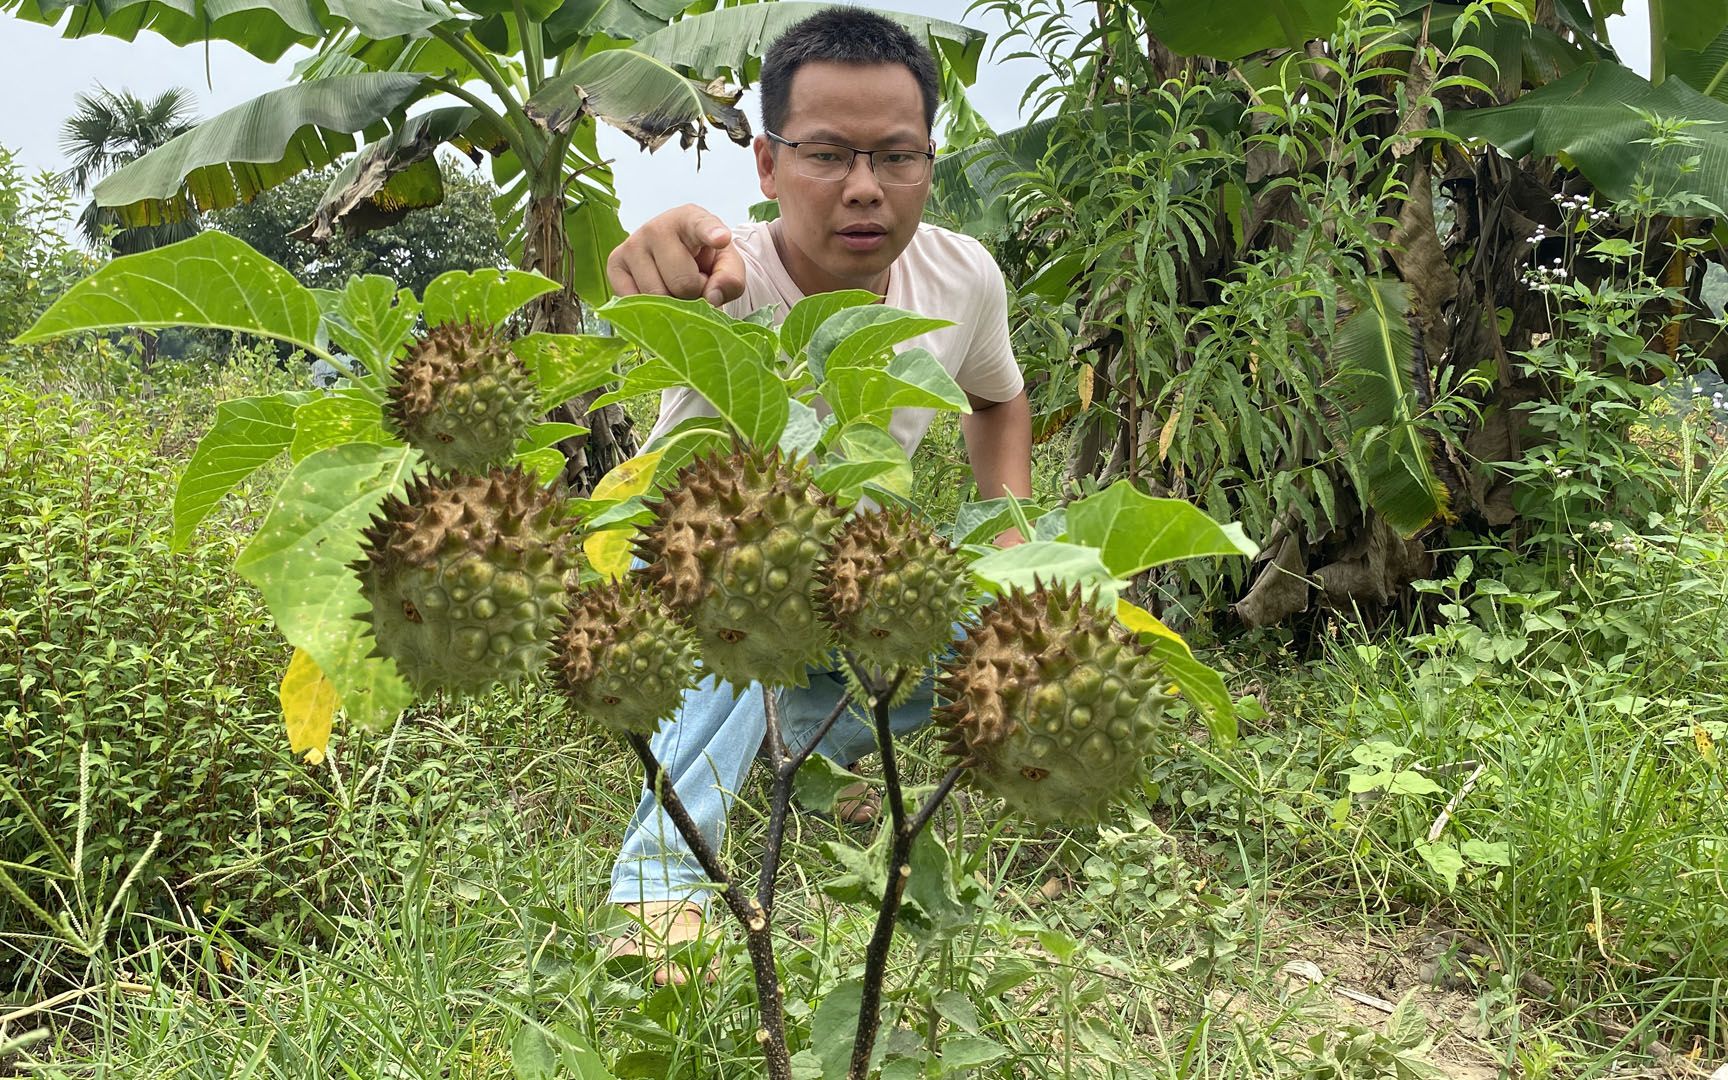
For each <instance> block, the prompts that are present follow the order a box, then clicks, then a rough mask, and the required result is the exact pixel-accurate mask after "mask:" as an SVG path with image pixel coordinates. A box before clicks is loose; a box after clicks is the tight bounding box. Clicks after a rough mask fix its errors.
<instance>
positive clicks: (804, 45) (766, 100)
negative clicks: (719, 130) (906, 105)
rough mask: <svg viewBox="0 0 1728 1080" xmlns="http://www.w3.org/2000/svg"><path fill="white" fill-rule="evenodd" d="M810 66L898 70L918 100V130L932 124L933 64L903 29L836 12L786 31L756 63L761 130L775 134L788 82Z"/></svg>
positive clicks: (850, 10) (864, 14) (872, 16)
mask: <svg viewBox="0 0 1728 1080" xmlns="http://www.w3.org/2000/svg"><path fill="white" fill-rule="evenodd" d="M812 61H817V62H820V61H827V62H830V63H838V64H904V65H906V69H907V70H908V71H910V72H912V78H913V79H914V80H916V81H917V83H918V92H919V93H920V94H921V95H923V98H924V127H925V129H926V130H931V129H933V128H934V126H935V123H936V98H937V76H936V58H935V57H934V56H932V55H931V54H930V49H929V47H928V46H926V45H925V44H924V43H923V42H921V41H919V40H918V39H917V38H915V37H913V36H912V34H911V33H910V32H909V31H907V29H906V28H905V27H904V26H901V25H900V24H899V23H897V22H894V21H893V20H892V19H887V18H884V17H883V16H881V15H878V14H876V13H875V12H874V11H867V10H865V9H864V8H855V7H836V8H830V9H828V10H827V11H822V12H818V13H817V14H815V15H812V16H810V17H809V18H808V19H804V20H801V21H800V22H797V23H794V24H793V25H792V26H790V27H788V28H787V29H786V31H785V33H783V34H781V35H780V36H779V37H777V38H775V39H774V44H773V45H772V46H770V47H769V49H768V54H767V55H766V56H764V57H763V58H762V75H761V93H762V126H763V127H765V128H767V129H768V130H769V131H773V132H778V131H780V125H782V124H784V123H785V122H786V114H787V113H788V112H790V111H791V109H792V102H791V94H792V77H793V76H794V75H796V74H798V69H799V68H801V67H803V66H804V65H805V64H807V63H810V62H812Z"/></svg>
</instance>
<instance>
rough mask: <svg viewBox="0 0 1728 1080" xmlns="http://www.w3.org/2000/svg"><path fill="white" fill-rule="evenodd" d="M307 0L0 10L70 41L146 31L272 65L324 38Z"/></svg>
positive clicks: (63, 4) (10, 5)
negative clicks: (234, 50)
mask: <svg viewBox="0 0 1728 1080" xmlns="http://www.w3.org/2000/svg"><path fill="white" fill-rule="evenodd" d="M319 10H320V9H319V8H317V7H314V6H313V5H312V4H311V3H310V2H309V0H0V12H11V13H12V14H14V15H16V16H17V17H18V18H20V19H24V20H26V21H27V22H35V23H43V24H45V25H48V26H59V25H60V20H61V19H62V18H64V19H65V20H66V22H65V25H64V26H63V27H62V32H63V33H64V35H65V36H66V37H69V38H80V37H90V36H92V35H95V34H104V35H107V36H109V37H117V38H122V39H124V40H126V41H131V40H132V39H134V38H136V37H137V36H138V31H140V30H143V29H150V30H153V31H155V32H156V33H158V34H161V35H162V36H163V37H165V38H167V39H168V40H169V41H172V42H173V43H174V44H176V45H190V44H192V43H194V42H199V41H210V40H218V41H231V42H233V43H234V44H236V45H238V46H240V47H241V48H242V49H245V50H246V51H247V52H249V53H251V54H252V55H253V56H256V57H258V58H259V59H261V60H267V61H272V62H274V61H275V60H277V59H278V58H279V57H281V55H282V54H283V53H285V52H287V51H288V48H289V46H292V45H308V44H311V43H312V42H314V41H317V40H318V39H319V38H321V37H323V36H324V27H323V26H322V25H321V24H320V23H319V18H318V13H319Z"/></svg>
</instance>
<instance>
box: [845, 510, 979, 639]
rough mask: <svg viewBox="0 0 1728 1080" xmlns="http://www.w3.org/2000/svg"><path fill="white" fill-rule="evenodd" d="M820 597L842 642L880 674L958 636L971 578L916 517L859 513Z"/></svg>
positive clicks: (847, 528)
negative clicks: (956, 628)
mask: <svg viewBox="0 0 1728 1080" xmlns="http://www.w3.org/2000/svg"><path fill="white" fill-rule="evenodd" d="M819 577H820V578H821V580H822V587H821V590H820V592H819V593H818V594H817V600H818V602H819V606H820V609H821V612H822V616H823V618H824V619H825V620H826V621H827V622H828V625H830V626H832V627H833V628H834V637H835V641H836V643H837V644H839V646H840V647H841V648H843V649H847V650H849V651H850V652H852V653H853V655H855V656H857V657H858V658H859V659H860V660H861V661H863V662H864V663H865V664H868V665H869V666H871V667H872V668H875V669H877V670H879V671H881V672H884V673H888V672H892V671H894V670H896V669H898V668H901V667H913V666H917V665H921V664H923V663H925V662H926V661H928V660H929V659H930V656H931V654H932V653H935V652H937V651H938V650H940V649H941V648H943V647H944V646H945V645H947V644H948V642H949V641H951V640H952V639H953V636H954V624H955V623H956V622H958V621H959V620H960V619H961V618H962V617H963V616H964V615H965V613H966V606H967V605H966V601H967V598H968V596H970V594H971V592H972V584H971V582H972V575H971V572H970V571H969V570H968V569H967V566H966V560H964V559H962V558H961V557H960V555H959V554H958V553H957V552H955V550H954V549H953V548H952V547H950V546H949V545H948V543H947V542H946V541H945V540H943V539H941V538H940V537H938V536H937V535H936V534H935V533H933V532H931V531H930V528H929V526H927V525H925V524H924V523H923V522H921V521H919V520H918V519H917V518H916V517H914V516H913V515H912V514H911V513H910V512H908V511H906V510H904V509H900V508H895V509H892V510H888V511H886V512H884V513H879V514H859V515H857V516H855V517H853V518H852V519H851V520H850V521H848V522H846V524H845V525H843V526H842V527H841V529H840V532H839V533H838V534H837V535H836V536H835V537H834V540H833V542H832V543H831V544H830V545H829V547H828V558H827V561H826V562H825V563H823V565H822V569H821V571H820V574H819Z"/></svg>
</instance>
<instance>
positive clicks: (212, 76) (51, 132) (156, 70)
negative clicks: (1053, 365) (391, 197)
mask: <svg viewBox="0 0 1728 1080" xmlns="http://www.w3.org/2000/svg"><path fill="white" fill-rule="evenodd" d="M899 2H900V3H906V0H899ZM907 6H913V7H915V8H916V10H917V11H918V13H919V14H923V15H932V16H936V17H938V18H944V19H949V20H952V21H955V22H965V23H966V24H967V25H970V26H974V27H977V28H978V29H981V30H984V31H986V32H987V33H989V34H991V41H990V44H992V45H993V44H994V43H995V36H996V34H998V33H999V32H1000V31H1001V30H1003V29H1004V28H1005V27H1004V24H1003V22H1002V21H1001V19H1000V17H999V16H996V15H995V14H994V13H991V12H980V13H977V14H975V15H973V16H972V17H970V18H968V17H966V8H967V6H968V0H919V2H918V3H916V4H915V5H913V4H907ZM1626 12H1627V14H1626V15H1624V16H1620V17H1616V18H1614V19H1611V20H1610V33H1611V34H1612V36H1613V38H1614V41H1615V43H1616V45H1617V46H1618V47H1619V49H1620V52H1621V59H1622V60H1624V61H1626V62H1627V63H1628V64H1630V65H1631V66H1632V67H1633V68H1635V69H1637V70H1638V71H1640V72H1644V73H1648V71H1649V52H1650V47H1649V33H1648V15H1647V0H1627V2H1626ZM0 46H3V47H4V55H6V56H7V57H9V58H10V60H9V62H8V63H7V64H6V65H4V66H0V102H6V103H8V105H9V106H10V107H8V108H5V109H3V110H0V145H3V146H6V147H8V148H9V149H11V150H13V151H14V152H16V153H17V154H18V155H19V158H20V161H21V163H22V164H23V165H24V166H25V168H26V169H27V170H29V171H35V170H37V169H53V170H58V169H61V168H64V166H65V158H64V156H63V155H62V154H61V152H60V148H59V129H60V124H61V122H62V121H63V120H64V119H65V118H66V116H68V115H69V114H70V113H71V112H72V109H73V97H74V96H75V95H76V94H78V93H80V92H82V91H86V90H89V89H91V88H92V87H93V86H94V85H96V84H97V83H101V84H102V85H104V86H107V87H108V88H109V89H113V90H128V91H131V92H132V93H134V94H136V95H139V96H141V97H151V96H154V95H155V94H158V93H160V92H162V91H163V90H166V89H167V88H169V87H171V86H183V87H186V88H187V89H190V90H191V91H192V92H193V94H194V95H195V97H196V98H197V101H198V108H199V111H200V114H201V115H203V116H206V117H208V116H213V115H215V114H216V113H219V112H221V111H223V110H224V109H228V108H231V107H233V106H235V105H238V104H240V103H241V102H244V101H247V100H249V99H251V98H253V97H256V96H257V95H259V94H261V93H264V92H265V91H267V90H274V89H277V88H279V87H282V86H285V85H287V83H288V82H289V80H290V71H289V69H290V67H291V65H292V63H293V61H294V59H295V57H296V56H297V55H301V54H300V53H299V52H293V53H290V54H289V55H288V56H286V57H284V58H283V59H282V60H281V61H280V62H278V63H276V64H274V65H271V64H265V63H264V62H262V61H260V60H257V59H256V58H254V57H252V56H250V55H248V54H247V53H245V52H242V51H241V50H240V49H238V48H236V47H235V46H232V45H229V44H227V43H225V42H213V43H211V44H210V45H209V46H208V48H205V47H203V46H194V47H188V48H176V47H175V46H173V45H170V44H168V42H167V41H165V40H164V39H162V38H160V37H158V36H156V35H154V34H151V33H148V32H145V33H141V34H139V35H138V38H137V40H136V41H134V42H130V43H128V42H124V41H120V40H118V39H115V38H106V37H88V38H80V39H78V40H73V41H68V40H66V39H63V38H61V37H60V36H59V34H58V31H56V30H54V29H52V28H49V27H44V26H38V25H36V24H33V23H25V22H22V21H20V20H18V19H14V18H10V17H5V16H0ZM1037 70H1038V66H1037V65H1036V64H1035V63H1034V62H1032V61H1028V60H1017V61H1012V62H1010V63H1006V64H998V63H993V62H991V61H990V59H989V48H988V46H987V47H986V59H985V61H984V63H983V64H981V65H980V68H979V76H978V82H977V84H976V85H974V86H973V87H972V89H971V91H970V97H971V99H972V102H973V104H974V105H975V106H976V107H977V108H978V110H979V111H980V112H982V113H983V114H984V116H985V118H986V119H987V120H988V121H989V122H990V123H991V124H992V125H994V126H995V127H996V128H997V129H998V130H1002V129H1005V128H1009V127H1013V126H1015V125H1017V124H1018V123H1019V117H1020V112H1019V102H1020V97H1021V94H1022V93H1023V92H1024V90H1025V88H1026V84H1027V83H1028V82H1029V81H1030V80H1031V79H1032V77H1033V76H1034V75H1035V74H1036V72H1037ZM207 79H208V81H207ZM742 104H743V106H744V107H745V109H746V110H747V112H748V113H749V115H750V118H751V127H752V129H755V128H756V127H757V126H759V125H758V123H757V119H758V113H757V105H756V101H755V94H754V93H750V94H746V95H745V98H744V101H743V103H742ZM600 130H601V137H600V138H601V143H600V145H601V150H602V152H603V153H605V154H606V155H607V156H609V157H612V158H614V159H616V165H615V169H616V174H617V179H618V190H619V193H620V196H621V199H622V217H623V220H624V224H625V226H626V227H627V228H634V227H635V226H636V225H638V224H640V223H641V222H642V221H645V220H646V219H648V218H650V217H652V216H654V215H655V214H657V213H659V212H660V211H662V210H665V209H667V208H668V207H671V206H677V205H679V204H681V203H685V202H697V203H700V204H702V205H703V206H706V207H708V208H709V209H710V210H713V211H714V212H715V213H716V214H718V215H719V216H720V217H721V218H723V219H725V220H728V221H743V220H745V218H746V216H747V213H746V211H747V208H748V207H749V206H750V204H751V203H753V202H756V201H758V200H759V199H760V198H761V194H760V192H759V191H758V190H757V188H756V175H755V168H754V166H753V165H752V163H751V159H750V155H749V152H748V151H747V150H746V149H745V148H743V147H738V146H734V145H732V143H731V142H729V141H728V140H726V139H725V138H724V137H712V138H710V140H709V147H710V148H709V151H708V152H707V153H705V154H704V155H703V164H702V168H701V171H700V172H698V171H697V169H696V155H695V153H694V152H689V153H685V152H683V151H680V150H678V148H677V144H676V141H675V140H674V141H673V142H672V143H669V144H668V145H667V146H664V147H662V148H661V149H660V150H659V152H658V153H656V154H654V155H652V156H650V155H648V154H645V153H642V152H641V151H639V150H638V149H637V148H636V144H635V143H633V142H632V141H630V139H629V138H627V137H626V136H624V135H623V134H622V133H620V132H618V131H616V130H615V129H613V128H610V127H608V126H606V125H604V124H602V125H601V128H600Z"/></svg>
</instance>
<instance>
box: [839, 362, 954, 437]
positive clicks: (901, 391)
mask: <svg viewBox="0 0 1728 1080" xmlns="http://www.w3.org/2000/svg"><path fill="white" fill-rule="evenodd" d="M821 396H822V400H823V401H825V402H827V403H828V407H829V408H831V409H832V410H834V418H835V420H836V421H837V422H839V423H841V424H850V423H852V422H853V421H855V420H864V419H870V420H872V421H874V422H877V423H880V424H881V425H883V426H887V424H888V421H889V420H890V419H891V417H892V416H893V413H894V410H895V409H940V410H943V411H947V412H959V413H970V412H971V411H972V406H971V405H969V404H968V403H967V401H966V392H965V391H964V390H962V389H960V384H959V383H956V382H955V381H954V377H953V376H952V375H950V374H948V372H947V370H946V369H945V368H943V366H942V363H941V361H939V360H937V359H936V358H935V357H934V356H932V355H930V353H929V352H928V351H927V350H925V349H907V350H906V351H904V352H902V353H899V354H898V355H896V356H895V357H894V358H893V359H892V360H890V361H889V362H888V367H887V369H886V370H881V369H875V368H866V367H840V366H830V368H829V370H828V379H827V381H826V382H824V383H823V384H822V387H821Z"/></svg>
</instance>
